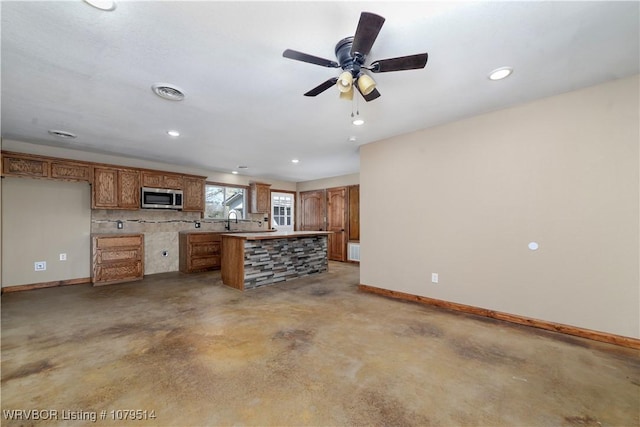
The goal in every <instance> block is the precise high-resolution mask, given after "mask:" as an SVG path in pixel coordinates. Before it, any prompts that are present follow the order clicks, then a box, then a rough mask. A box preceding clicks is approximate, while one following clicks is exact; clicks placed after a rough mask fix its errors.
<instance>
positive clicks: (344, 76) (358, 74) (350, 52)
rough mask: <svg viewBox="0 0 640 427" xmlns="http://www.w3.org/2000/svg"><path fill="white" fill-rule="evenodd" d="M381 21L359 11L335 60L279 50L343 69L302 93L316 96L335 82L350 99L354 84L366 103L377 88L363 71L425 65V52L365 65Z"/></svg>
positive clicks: (303, 60) (345, 96)
mask: <svg viewBox="0 0 640 427" xmlns="http://www.w3.org/2000/svg"><path fill="white" fill-rule="evenodd" d="M384 21H385V19H384V18H383V17H382V16H379V15H376V14H375V13H370V12H362V13H361V14H360V21H359V22H358V27H357V28H356V34H355V35H354V36H353V37H346V38H344V39H342V40H340V41H339V42H338V44H336V48H335V53H336V59H337V60H338V62H335V61H331V60H329V59H324V58H320V57H317V56H313V55H309V54H306V53H302V52H298V51H296V50H292V49H287V50H285V51H284V52H283V53H282V56H284V57H285V58H289V59H294V60H296V61H302V62H308V63H310V64H316V65H321V66H323V67H329V68H342V70H343V72H342V73H341V74H340V76H339V77H332V78H330V79H329V80H327V81H326V82H324V83H321V84H320V85H318V86H316V87H314V88H313V89H311V90H310V91H308V92H307V93H305V94H304V96H316V95H318V94H320V93H322V92H324V91H325V90H327V89H329V88H330V87H331V86H333V85H336V84H337V86H338V90H339V91H340V97H341V98H345V99H353V86H355V87H356V88H357V89H358V91H359V92H360V94H361V95H362V97H363V98H364V99H365V100H366V101H367V102H369V101H373V100H374V99H376V98H378V97H380V92H379V91H378V89H376V83H375V81H374V80H373V79H372V78H371V77H370V76H369V75H367V74H365V73H364V71H363V70H368V71H371V72H372V73H386V72H389V71H402V70H415V69H419V68H424V67H425V66H426V65H427V58H428V54H427V53H426V52H425V53H419V54H416V55H409V56H401V57H397V58H389V59H381V60H378V61H374V62H372V63H371V64H369V65H368V66H367V65H365V61H366V59H367V55H368V54H369V52H370V51H371V47H372V46H373V43H374V42H375V41H376V37H378V33H379V32H380V29H381V28H382V24H384Z"/></svg>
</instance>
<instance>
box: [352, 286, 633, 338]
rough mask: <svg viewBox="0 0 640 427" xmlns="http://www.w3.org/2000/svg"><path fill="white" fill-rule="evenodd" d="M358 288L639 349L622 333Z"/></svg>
mask: <svg viewBox="0 0 640 427" xmlns="http://www.w3.org/2000/svg"><path fill="white" fill-rule="evenodd" d="M358 289H359V290H361V291H363V292H370V293H373V294H377V295H382V296H385V297H389V298H395V299H401V300H405V301H413V302H419V303H421V304H427V305H433V306H435V307H441V308H446V309H448V310H454V311H460V312H463V313H469V314H475V315H478V316H485V317H491V318H493V319H498V320H504V321H506V322H511V323H517V324H519V325H525V326H531V327H534V328H539V329H546V330H548V331H553V332H560V333H563V334H567V335H573V336H577V337H581V338H588V339H591V340H595V341H601V342H606V343H609V344H616V345H619V346H622V347H629V348H634V349H636V350H640V339H636V338H631V337H625V336H622V335H615V334H610V333H606V332H599V331H594V330H591V329H585V328H578V327H575V326H569V325H563V324H561V323H554V322H548V321H546V320H538V319H532V318H529V317H524V316H519V315H516V314H509V313H503V312H500V311H494V310H488V309H486V308H480V307H474V306H471V305H465V304H459V303H455V302H449V301H443V300H439V299H434V298H429V297H422V296H419V295H412V294H407V293H404V292H398V291H392V290H389V289H382V288H376V287H375V286H368V285H362V284H361V285H359V286H358Z"/></svg>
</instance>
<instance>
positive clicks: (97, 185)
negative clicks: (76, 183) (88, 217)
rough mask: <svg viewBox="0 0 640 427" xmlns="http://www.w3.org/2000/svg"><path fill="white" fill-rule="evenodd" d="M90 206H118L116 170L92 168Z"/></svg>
mask: <svg viewBox="0 0 640 427" xmlns="http://www.w3.org/2000/svg"><path fill="white" fill-rule="evenodd" d="M91 195H92V202H93V203H92V204H91V205H92V207H93V208H117V207H118V170H117V169H107V168H95V169H94V170H93V188H92V191H91Z"/></svg>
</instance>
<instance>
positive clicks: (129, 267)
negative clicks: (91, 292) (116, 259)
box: [94, 261, 142, 282]
mask: <svg viewBox="0 0 640 427" xmlns="http://www.w3.org/2000/svg"><path fill="white" fill-rule="evenodd" d="M135 279H142V261H136V262H121V263H113V264H102V265H99V266H97V267H96V272H95V277H94V282H111V281H128V280H135Z"/></svg>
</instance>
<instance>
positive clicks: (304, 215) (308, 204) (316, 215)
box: [300, 190, 325, 231]
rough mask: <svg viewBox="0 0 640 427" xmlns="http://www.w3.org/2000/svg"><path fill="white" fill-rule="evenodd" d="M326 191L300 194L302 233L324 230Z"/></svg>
mask: <svg viewBox="0 0 640 427" xmlns="http://www.w3.org/2000/svg"><path fill="white" fill-rule="evenodd" d="M324 217H325V192H324V190H317V191H305V192H302V193H300V223H301V225H300V228H301V230H302V231H322V230H324Z"/></svg>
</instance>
